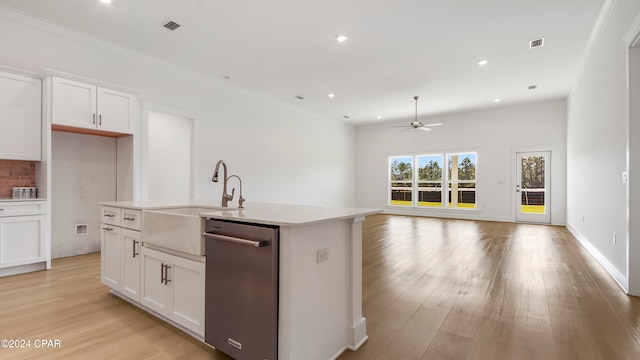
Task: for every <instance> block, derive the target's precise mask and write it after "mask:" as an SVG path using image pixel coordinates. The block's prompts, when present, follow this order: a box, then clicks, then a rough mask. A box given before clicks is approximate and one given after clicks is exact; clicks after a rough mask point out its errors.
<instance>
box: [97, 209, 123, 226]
mask: <svg viewBox="0 0 640 360" xmlns="http://www.w3.org/2000/svg"><path fill="white" fill-rule="evenodd" d="M120 218H121V215H120V209H119V208H112V207H107V206H104V207H102V223H104V224H109V225H115V226H120Z"/></svg>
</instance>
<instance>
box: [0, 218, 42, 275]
mask: <svg viewBox="0 0 640 360" xmlns="http://www.w3.org/2000/svg"><path fill="white" fill-rule="evenodd" d="M44 223H45V219H44V215H35V216H14V217H11V216H10V217H0V268H6V267H11V266H19V265H27V264H33V263H37V262H42V261H45V260H46V259H45V257H46V256H45V247H44V234H45V226H44Z"/></svg>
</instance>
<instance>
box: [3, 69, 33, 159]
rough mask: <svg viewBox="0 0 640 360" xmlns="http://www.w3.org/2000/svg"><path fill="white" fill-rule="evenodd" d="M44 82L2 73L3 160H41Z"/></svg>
mask: <svg viewBox="0 0 640 360" xmlns="http://www.w3.org/2000/svg"><path fill="white" fill-rule="evenodd" d="M41 86H42V85H41V82H40V80H39V79H33V78H29V77H25V76H18V75H13V74H5V73H0V114H2V120H1V121H0V159H12V160H36V161H39V160H40V159H41V151H40V149H41V143H42V139H41V135H40V134H41V131H42V121H41V119H42V118H41V111H40V107H41V105H40V104H41V103H42V101H41V96H42V95H41Z"/></svg>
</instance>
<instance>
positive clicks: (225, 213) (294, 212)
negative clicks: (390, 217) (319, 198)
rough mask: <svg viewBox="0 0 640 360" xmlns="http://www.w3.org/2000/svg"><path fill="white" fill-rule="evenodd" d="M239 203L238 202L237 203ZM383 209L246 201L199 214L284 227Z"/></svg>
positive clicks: (149, 206)
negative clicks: (238, 207) (243, 203)
mask: <svg viewBox="0 0 640 360" xmlns="http://www.w3.org/2000/svg"><path fill="white" fill-rule="evenodd" d="M100 204H101V205H104V206H114V207H122V208H128V209H138V210H160V209H168V208H175V207H187V206H193V207H205V208H206V207H216V208H219V207H220V203H219V202H218V201H215V202H214V201H202V200H194V201H182V202H177V201H171V202H167V201H118V202H101V203H100ZM233 205H235V203H234V204H233ZM380 212H382V210H381V209H370V208H342V207H328V206H308V205H286V204H267V203H245V206H244V208H243V209H237V208H233V207H229V208H228V209H211V211H206V212H201V213H199V215H200V217H203V218H213V219H225V220H235V221H244V222H251V223H258V224H271V225H280V226H303V225H310V224H315V223H322V222H327V221H334V220H341V219H351V218H357V217H363V216H367V215H371V214H376V213H380Z"/></svg>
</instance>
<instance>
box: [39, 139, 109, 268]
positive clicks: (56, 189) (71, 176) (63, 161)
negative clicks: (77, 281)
mask: <svg viewBox="0 0 640 360" xmlns="http://www.w3.org/2000/svg"><path fill="white" fill-rule="evenodd" d="M51 140H52V143H51V147H52V154H51V156H52V158H51V176H52V181H51V185H52V188H53V189H52V191H51V213H52V215H51V220H52V227H51V238H52V243H51V257H52V258H54V259H55V258H59V257H65V256H72V255H79V254H88V253H92V252H97V251H100V233H101V231H100V216H99V215H98V216H95V214H100V206H99V205H98V202H100V201H114V200H115V199H116V140H115V139H113V138H107V137H102V136H89V135H82V134H69V133H63V132H57V131H54V132H53V134H52V136H51ZM79 224H86V225H88V228H87V229H88V233H87V234H86V235H76V234H75V226H76V225H79Z"/></svg>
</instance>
